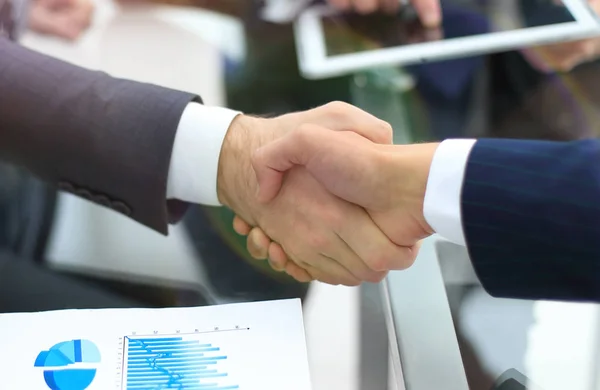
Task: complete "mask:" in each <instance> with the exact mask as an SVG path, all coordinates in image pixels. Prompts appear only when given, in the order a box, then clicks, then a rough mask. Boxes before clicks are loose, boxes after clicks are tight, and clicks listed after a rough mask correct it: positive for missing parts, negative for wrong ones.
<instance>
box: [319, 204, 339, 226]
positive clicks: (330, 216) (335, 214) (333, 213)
mask: <svg viewBox="0 0 600 390" xmlns="http://www.w3.org/2000/svg"><path fill="white" fill-rule="evenodd" d="M321 215H322V218H323V222H324V223H325V225H326V226H328V227H329V228H331V229H333V230H334V231H339V230H340V228H341V227H342V226H343V224H344V219H345V217H344V213H343V212H342V211H341V210H340V209H338V208H334V207H330V208H328V209H327V210H324V211H323V213H322V214H321Z"/></svg>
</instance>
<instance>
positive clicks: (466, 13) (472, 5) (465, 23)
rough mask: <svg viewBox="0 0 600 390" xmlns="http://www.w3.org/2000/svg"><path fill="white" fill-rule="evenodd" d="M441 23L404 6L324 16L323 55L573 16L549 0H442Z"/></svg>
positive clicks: (542, 23) (514, 27) (540, 23)
mask: <svg viewBox="0 0 600 390" xmlns="http://www.w3.org/2000/svg"><path fill="white" fill-rule="evenodd" d="M442 13H443V23H442V26H441V27H440V28H439V29H427V28H425V27H424V26H423V25H422V24H421V23H420V22H419V20H418V18H417V17H416V14H415V13H414V12H413V11H412V10H411V9H410V8H408V7H406V8H404V9H403V10H402V11H400V12H399V13H398V14H395V15H387V14H372V15H368V16H364V15H356V14H339V15H332V16H323V18H322V23H323V32H324V36H325V47H326V53H327V56H336V55H341V54H350V53H356V52H364V51H369V50H377V49H382V48H389V47H398V46H405V45H409V44H414V43H422V42H430V41H438V40H448V39H453V38H461V37H468V36H474V35H481V34H487V33H490V32H499V31H510V30H517V29H523V28H527V27H534V26H546V25H553V24H559V23H567V22H574V21H576V19H575V18H574V17H573V15H571V13H570V12H569V10H568V9H567V8H566V7H564V6H563V5H560V4H558V3H557V2H556V1H554V0H470V1H469V0H443V1H442Z"/></svg>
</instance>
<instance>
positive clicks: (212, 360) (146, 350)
mask: <svg viewBox="0 0 600 390" xmlns="http://www.w3.org/2000/svg"><path fill="white" fill-rule="evenodd" d="M245 329H246V330H247V328H245ZM235 330H243V329H235ZM198 333H199V332H195V333H190V334H196V335H197V334H198ZM182 336H183V335H182V334H177V335H176V336H174V335H150V336H149V337H148V336H126V337H125V338H124V354H123V355H124V363H125V364H126V367H127V369H126V375H124V377H123V381H124V383H123V384H124V385H125V386H124V388H125V389H128V390H163V389H179V390H200V389H203V390H233V389H239V386H238V385H221V384H220V382H217V381H218V380H223V379H227V378H228V373H226V372H222V371H220V370H219V369H218V363H219V362H221V361H224V360H226V359H227V355H224V354H222V352H221V349H220V348H219V347H216V346H214V345H213V344H210V343H201V342H200V341H199V340H193V339H189V338H186V337H182ZM125 354H126V355H127V357H126V358H125ZM122 387H123V386H122Z"/></svg>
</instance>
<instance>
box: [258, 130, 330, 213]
mask: <svg viewBox="0 0 600 390" xmlns="http://www.w3.org/2000/svg"><path fill="white" fill-rule="evenodd" d="M327 138H329V137H328V134H327V130H320V128H318V127H316V126H310V125H309V126H302V127H300V128H298V129H297V130H294V131H293V132H291V133H289V134H287V135H285V136H283V137H281V138H279V139H277V140H275V141H273V142H271V143H269V144H267V145H266V146H263V147H262V148H260V149H258V150H257V151H256V152H255V153H254V155H253V156H252V167H253V168H254V172H255V174H256V179H257V182H258V201H259V202H261V203H266V202H269V201H270V200H272V199H273V198H274V197H275V196H276V195H277V194H278V193H279V190H280V189H281V183H282V181H283V175H284V173H285V171H287V170H289V169H291V168H292V167H294V165H307V164H308V163H309V162H310V160H311V159H312V158H313V156H314V155H316V154H317V153H319V151H320V150H321V148H322V147H323V146H324V144H323V143H322V142H331V141H326V139H327ZM321 141H322V142H321Z"/></svg>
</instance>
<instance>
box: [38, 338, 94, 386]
mask: <svg viewBox="0 0 600 390" xmlns="http://www.w3.org/2000/svg"><path fill="white" fill-rule="evenodd" d="M82 363H84V364H85V367H78V366H80V365H81V364H82ZM90 363H92V364H93V363H100V350H99V349H98V347H97V346H96V344H94V343H93V342H91V341H89V340H83V339H76V340H69V341H63V342H60V343H58V344H55V345H54V346H52V347H51V348H50V349H48V350H47V351H42V352H40V353H39V354H38V356H37V358H36V359H35V364H34V366H35V367H43V368H45V370H44V380H45V382H46V384H47V385H48V387H49V388H50V389H52V390H84V389H86V388H87V387H88V386H89V385H90V384H91V383H92V381H93V380H94V377H95V376H96V369H95V368H90V367H89V365H90Z"/></svg>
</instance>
